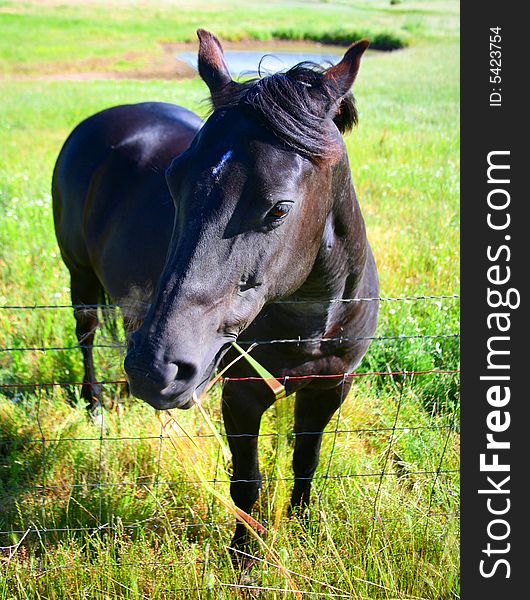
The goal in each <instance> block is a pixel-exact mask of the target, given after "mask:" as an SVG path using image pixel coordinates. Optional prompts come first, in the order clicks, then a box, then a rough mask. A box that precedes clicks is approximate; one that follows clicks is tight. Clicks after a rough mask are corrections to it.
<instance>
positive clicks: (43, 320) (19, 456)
mask: <svg viewBox="0 0 530 600" xmlns="http://www.w3.org/2000/svg"><path fill="white" fill-rule="evenodd" d="M59 4H60V3H59V2H58V3H57V4H54V2H46V3H43V4H42V5H37V4H36V3H35V2H23V3H16V4H15V3H13V2H0V11H2V10H3V9H10V10H14V9H16V11H15V12H11V13H9V12H0V70H1V71H3V72H4V74H9V73H20V72H25V73H28V74H31V73H36V72H40V69H41V68H42V69H44V71H45V72H60V71H61V70H64V63H65V61H66V62H68V64H69V67H68V69H70V68H71V69H73V70H81V71H83V70H85V69H88V68H90V69H95V70H99V66H98V65H99V63H98V60H96V59H98V57H101V59H102V61H103V63H104V68H105V69H112V68H113V66H112V65H113V63H112V61H115V60H118V59H119V60H122V59H123V55H124V53H125V52H128V51H129V50H130V49H131V48H133V49H134V50H135V51H138V53H139V54H142V53H144V52H145V56H146V57H150V56H153V55H154V53H155V51H156V48H155V47H156V42H157V41H160V40H170V39H173V40H174V39H186V38H190V39H191V38H193V36H194V35H195V34H194V29H195V28H196V27H197V26H199V25H200V26H205V27H210V28H211V29H213V30H214V31H216V32H217V33H221V34H222V35H223V36H225V37H232V38H233V39H236V38H237V37H259V36H260V35H263V36H264V37H266V36H267V35H268V36H271V35H273V33H274V32H275V33H274V34H275V35H278V31H279V29H280V28H279V24H281V26H282V27H284V26H285V27H286V28H287V23H288V24H289V28H292V30H293V32H294V31H295V30H296V31H298V30H299V31H302V32H303V35H304V36H305V35H306V34H307V35H309V33H310V32H311V31H312V28H315V30H316V29H319V28H320V29H319V31H321V32H329V31H338V29H337V24H340V25H341V26H342V25H343V24H344V23H347V24H348V27H349V26H350V23H351V27H352V30H353V29H355V31H356V32H357V31H358V32H359V33H360V32H362V31H372V32H374V31H380V32H382V31H385V30H388V31H392V32H393V34H394V35H396V36H399V37H403V39H407V41H408V43H409V47H408V48H407V49H406V50H404V51H400V52H392V53H372V54H371V55H370V56H369V57H368V58H367V59H366V60H365V61H364V63H363V66H362V68H361V73H360V75H359V78H358V81H357V83H356V96H357V99H358V107H359V112H360V125H359V127H358V128H357V129H356V130H355V131H354V132H353V133H352V134H351V135H349V136H348V138H347V146H348V151H349V156H350V160H351V167H352V174H353V178H354V181H355V185H356V189H357V193H358V196H359V199H360V202H361V207H362V210H363V213H364V215H365V219H366V222H367V228H368V233H369V237H370V240H371V242H372V246H373V248H374V252H375V255H376V260H377V262H378V266H379V272H380V278H381V288H382V295H383V296H392V295H399V296H416V295H420V294H425V295H439V294H454V293H458V277H459V273H458V259H459V255H458V249H459V230H458V226H459V220H458V219H459V214H458V199H459V196H458V182H459V164H458V156H459V130H458V118H459V116H458V100H459V97H458V93H459V89H458V79H459V73H458V66H459V57H458V39H457V35H458V31H457V21H458V4H457V3H455V2H443V1H441V2H435V1H429V2H408V1H406V0H405V1H403V2H401V3H399V4H395V5H392V6H391V5H390V3H389V2H382V1H381V2H380V1H377V2H370V3H368V2H365V3H350V2H344V3H338V2H336V3H335V2H329V3H324V2H313V3H307V2H304V3H299V2H291V3H267V4H265V5H258V4H255V5H254V4H252V3H251V4H247V3H246V4H245V6H246V7H247V8H246V9H245V14H244V15H243V16H241V14H240V13H236V12H235V9H236V8H237V7H238V6H241V4H238V3H236V2H232V3H230V5H229V6H230V9H229V10H228V11H223V10H222V9H221V3H219V4H215V3H209V4H208V9H207V10H206V8H205V6H206V5H198V4H197V3H196V2H193V1H191V0H190V1H189V2H186V3H184V5H183V6H181V7H180V8H179V9H178V10H177V9H176V8H175V7H174V6H170V4H169V2H160V3H157V4H156V8H153V6H154V4H153V3H151V4H150V6H151V7H152V8H151V9H150V13H149V15H146V14H145V13H142V12H141V11H140V8H139V5H138V3H136V5H131V6H129V5H127V6H125V7H124V8H122V9H120V10H114V9H112V10H111V7H110V5H108V6H105V4H103V3H100V5H99V6H98V9H97V10H95V9H94V8H93V6H92V7H91V6H85V5H83V4H81V3H71V2H69V3H66V2H63V3H62V4H65V6H64V7H63V8H61V9H60V10H59V9H58V8H57V6H58V5H59ZM107 4H108V3H107ZM111 4H112V5H115V4H117V0H114V1H113V2H112V1H111ZM122 4H123V3H122ZM143 6H145V3H144V4H143ZM258 9H259V10H258ZM342 13H347V14H348V19H345V18H339V15H341V14H342ZM350 13H351V18H349V15H350ZM308 32H309V33H308ZM363 35H364V34H363ZM293 36H294V34H293ZM355 37H357V35H356V36H355ZM109 56H110V58H111V61H110V62H109V61H107V58H108V57H109ZM133 58H134V57H133ZM133 58H131V61H132V60H133ZM134 60H138V58H137V57H136V58H134ZM141 60H144V59H143V58H142V59H141ZM105 61H107V62H105ZM68 69H66V70H68ZM0 92H1V96H2V101H1V104H0V123H2V133H1V136H2V140H1V143H0V222H1V227H0V272H1V277H0V305H5V304H11V305H21V304H22V305H28V304H29V305H31V304H35V303H36V304H68V303H69V302H70V298H69V290H68V286H69V282H68V276H67V272H66V269H65V267H64V266H63V264H62V262H61V260H60V257H59V253H58V250H57V246H56V242H55V239H54V235H53V223H52V217H51V207H50V193H49V190H50V179H51V171H52V169H53V164H54V161H55V158H56V156H57V154H58V152H59V149H60V147H61V144H62V143H63V141H64V139H65V137H66V136H67V135H68V133H69V132H70V130H71V129H72V128H73V127H74V126H75V125H76V124H77V123H78V122H79V121H80V120H81V119H83V118H84V117H86V116H88V115H89V114H91V113H93V112H95V111H97V110H100V109H102V108H106V107H108V106H110V105H113V104H118V103H124V102H136V101H142V100H163V101H170V102H175V103H178V104H182V105H184V106H187V107H189V108H192V109H194V110H197V111H199V112H200V113H201V114H205V111H206V104H205V103H203V102H202V101H203V99H204V98H205V97H206V87H205V86H204V84H202V83H201V82H200V81H199V80H198V79H192V80H185V81H152V80H149V81H134V80H98V81H96V80H90V81H46V80H26V81H15V80H13V79H10V78H9V77H6V78H4V79H0ZM458 308H459V306H458V300H455V299H447V300H423V301H415V302H413V301H410V302H387V303H383V304H382V306H381V318H380V324H379V330H378V333H379V334H380V335H400V334H405V335H439V334H445V333H454V332H456V331H457V330H458V316H459V311H458ZM107 337H108V334H106V333H105V332H101V336H100V337H99V338H98V339H99V341H105V340H106V341H109V340H108V339H107ZM457 341H458V340H457V339H455V338H432V339H431V338H428V339H417V340H414V339H411V340H395V341H384V342H377V341H376V342H374V343H373V344H372V346H371V348H370V350H369V353H368V354H367V356H366V358H365V360H364V361H363V363H362V365H361V369H360V370H361V371H363V370H364V371H373V370H378V371H379V370H381V371H387V370H388V371H393V370H408V371H412V370H428V369H432V368H437V369H440V368H445V369H456V368H458V361H459V352H458V343H457ZM75 343H76V341H75V335H74V323H73V317H72V315H71V312H70V310H67V309H63V310H27V311H11V310H2V309H0V347H1V348H13V347H28V346H31V347H49V346H69V345H74V344H75ZM96 356H97V364H98V375H99V376H100V377H101V378H102V379H106V380H121V379H123V370H122V358H123V356H122V352H121V351H120V350H114V351H109V350H98V351H97V353H96ZM81 377H82V363H81V358H80V356H79V355H78V353H77V352H70V351H48V352H46V353H44V352H0V383H2V384H19V383H31V382H47V381H65V382H66V381H72V382H75V381H80V379H81ZM118 395H119V387H118V386H108V387H107V388H106V400H107V402H108V404H109V410H108V411H107V412H106V413H105V420H106V428H105V430H104V431H103V432H102V431H101V430H99V429H98V428H97V427H96V426H95V425H93V424H92V423H89V422H88V421H87V419H86V417H85V414H84V411H83V408H82V407H81V406H80V405H79V403H78V402H77V397H78V388H76V387H75V386H71V387H66V388H64V389H63V388H61V389H58V388H53V389H42V390H37V391H34V390H27V389H26V390H25V389H17V388H10V389H4V390H3V391H0V505H1V506H2V511H1V512H0V530H1V531H13V532H15V531H19V530H20V531H25V530H26V529H27V528H28V527H29V526H33V527H34V528H38V529H42V528H44V527H45V528H47V529H60V530H64V531H59V532H57V531H56V532H48V533H39V534H37V533H35V532H32V533H30V534H28V536H27V537H26V539H25V540H24V542H23V544H22V545H21V546H20V547H19V548H18V549H17V551H16V553H15V554H14V555H13V556H12V557H11V558H10V559H9V552H8V551H0V560H1V563H0V597H1V598H2V599H8V598H57V599H59V598H144V597H148V598H165V597H168V598H172V597H176V598H181V597H193V598H195V597H197V598H214V597H215V598H218V597H219V598H231V597H233V596H234V592H233V590H231V589H230V588H228V587H226V585H227V584H233V583H235V582H237V581H238V575H237V573H235V572H234V571H233V569H232V567H231V564H230V561H229V559H228V557H227V555H226V551H225V549H224V547H225V545H226V544H227V543H228V542H229V540H230V536H231V530H232V526H233V524H232V518H231V517H230V515H229V514H228V513H227V512H226V511H225V510H224V509H223V508H222V507H220V506H219V504H218V503H216V502H215V501H214V500H213V499H212V498H211V497H209V496H208V495H207V494H206V493H205V491H204V490H203V489H202V488H201V486H200V485H199V484H196V483H192V484H190V483H186V480H187V479H188V478H189V476H188V475H186V469H185V462H186V459H185V457H183V456H180V455H179V454H178V453H176V452H175V450H174V449H173V448H172V447H171V445H170V444H169V443H168V440H167V439H164V440H163V441H162V443H161V441H160V437H159V436H160V424H159V423H158V421H157V419H156V418H155V414H154V411H152V410H151V409H150V408H149V407H148V406H147V405H145V404H143V403H141V402H137V401H133V400H131V399H127V400H126V401H125V403H124V404H121V403H120V404H118V402H117V401H118ZM72 403H73V404H74V405H75V406H74V407H72V406H71V404H72ZM111 404H113V407H112V408H110V405H111ZM291 405H292V399H287V400H286V401H283V403H282V404H281V405H280V406H279V407H278V410H277V411H274V410H272V411H269V413H267V414H266V417H265V421H264V424H263V428H262V433H264V434H270V435H267V436H266V437H264V438H263V439H262V440H261V458H262V471H263V473H264V474H265V476H266V477H269V478H276V479H278V478H279V479H280V481H270V482H269V483H267V484H266V485H265V486H264V489H263V493H262V496H261V499H260V502H259V507H258V509H257V512H256V515H257V516H258V517H259V518H260V519H261V520H262V521H263V522H266V523H267V524H268V526H269V529H270V532H269V535H268V537H267V540H268V542H270V543H272V544H273V546H274V548H275V550H276V551H277V552H279V554H280V556H281V557H282V560H283V561H284V564H285V566H287V567H288V568H289V569H292V570H293V571H295V572H297V573H301V574H304V575H310V577H312V578H313V579H315V580H319V581H321V582H325V583H326V584H328V585H333V586H335V587H336V588H338V589H339V590H341V591H342V592H344V593H348V594H350V595H351V596H352V597H353V598H416V597H417V598H429V599H433V600H434V599H436V600H439V599H446V598H456V597H458V589H459V583H458V518H457V512H458V473H456V472H455V471H456V470H457V469H458V444H459V436H458V430H457V428H456V427H454V426H453V425H454V423H455V422H456V419H457V418H458V381H457V377H456V376H455V375H436V376H433V375H425V376H421V375H417V376H406V377H402V376H401V377H399V376H396V377H389V376H380V377H374V376H370V377H359V378H357V379H356V380H355V381H354V387H353V390H352V392H351V394H350V397H349V398H348V400H347V401H346V403H345V404H344V406H343V408H342V410H341V412H340V415H339V418H338V420H336V419H334V420H332V423H331V424H330V426H329V428H328V433H326V434H325V436H324V443H323V449H322V462H321V466H320V467H319V470H318V472H317V477H316V479H315V495H314V503H313V506H312V509H311V515H310V521H311V522H310V524H309V526H308V527H306V528H303V527H302V526H301V524H300V523H299V522H298V521H297V520H296V519H293V520H289V519H287V517H286V516H285V504H286V499H287V497H288V493H289V486H290V483H289V481H283V480H284V479H288V478H289V477H290V476H291V471H290V464H289V463H290V455H291V447H292V443H293V439H292V435H291V434H290V433H289V432H290V431H291V429H292V418H291V412H292V410H291ZM117 406H120V410H117V408H116V407H117ZM207 408H208V411H209V412H210V414H211V415H212V417H213V419H214V422H215V423H216V425H217V426H218V427H219V429H220V430H222V423H221V416H220V412H219V390H218V389H215V390H214V391H213V392H212V393H211V395H210V397H209V398H208V401H207ZM396 415H397V421H396ZM179 417H180V418H181V419H182V422H183V424H184V425H185V426H186V428H187V429H188V430H189V431H191V432H194V433H195V434H196V435H197V436H199V437H198V438H197V439H198V443H200V444H201V447H202V448H203V449H204V451H203V453H202V456H203V459H202V460H203V462H204V464H203V465H202V467H203V468H204V471H205V472H206V473H207V474H208V477H209V478H211V479H212V480H213V479H215V480H216V481H217V483H216V485H217V486H218V489H219V490H220V491H222V492H223V493H225V494H228V484H227V483H226V482H227V480H228V478H229V473H230V466H229V465H225V464H223V462H222V460H221V458H220V453H219V450H218V448H217V446H216V444H215V442H214V441H213V439H212V438H211V437H200V436H207V435H208V431H207V429H206V428H205V426H204V423H203V422H202V420H201V418H200V416H199V415H198V413H197V411H188V412H185V413H179ZM394 426H396V429H395V430H393V429H394ZM336 430H337V431H338V433H336ZM278 433H279V435H277V434H278ZM101 434H102V435H101ZM80 438H82V439H83V440H84V441H74V440H79V439H80ZM117 438H128V439H117ZM146 438H148V439H146ZM43 439H44V440H45V442H44V443H43V442H42V440H43ZM28 440H33V441H28ZM35 440H37V441H35ZM383 470H384V472H385V475H384V476H383V477H381V476H380V475H379V474H380V473H381V472H383ZM437 471H442V472H441V473H440V474H439V475H438V476H436V475H435V474H433V473H436V472H437ZM326 475H328V477H327V478H326ZM101 482H102V483H103V484H105V485H103V486H101V485H96V484H98V483H101ZM164 482H169V483H164ZM43 484H44V485H45V486H55V487H49V488H46V489H45V490H42V489H41V488H38V487H36V486H42V485H43ZM374 507H375V509H376V510H375V511H374ZM374 515H375V517H376V518H375V520H374V518H373V517H374ZM278 519H279V520H278ZM211 523H212V524H211ZM275 523H276V525H277V526H278V525H279V526H278V527H277V530H276V531H275V532H274V530H275V527H274V524H275ZM210 524H211V525H210ZM100 525H108V527H104V528H103V529H102V530H100V531H75V529H76V528H80V529H86V528H97V527H98V526H100ZM0 538H1V539H0V545H1V546H7V545H9V544H16V543H17V541H18V540H19V539H20V538H21V534H19V533H12V534H11V535H2V536H0ZM259 556H261V557H263V553H262V552H259ZM293 578H294V581H295V582H296V584H297V586H298V587H299V589H300V590H303V591H314V592H327V593H332V592H333V590H332V589H330V588H326V587H325V586H322V585H320V584H317V583H315V582H310V581H307V580H304V579H303V578H301V577H300V576H293ZM252 581H254V582H259V584H260V585H262V586H266V587H276V588H284V587H286V586H287V585H288V582H287V581H286V580H285V578H284V577H283V576H281V575H279V574H278V572H277V570H276V569H274V568H273V567H271V566H267V565H261V566H259V565H258V566H256V567H254V569H253V571H252V572H251V575H250V576H249V578H248V581H247V583H248V582H252ZM183 588H186V589H192V590H194V591H192V592H183V591H178V590H182V589H183ZM335 593H339V592H337V591H336V590H335ZM261 597H264V598H284V597H294V595H293V594H287V593H281V592H266V593H265V592H264V593H263V594H262V596H261Z"/></svg>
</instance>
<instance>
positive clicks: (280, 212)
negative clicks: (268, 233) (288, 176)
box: [267, 202, 293, 219]
mask: <svg viewBox="0 0 530 600" xmlns="http://www.w3.org/2000/svg"><path fill="white" fill-rule="evenodd" d="M292 205H293V203H292V202H278V204H276V205H274V206H273V207H272V208H271V210H270V211H269V213H268V215H267V216H269V217H271V218H272V219H283V218H284V217H286V216H287V214H288V212H289V211H290V210H291V208H292Z"/></svg>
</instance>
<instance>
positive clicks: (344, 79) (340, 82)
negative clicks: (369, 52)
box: [324, 39, 370, 100]
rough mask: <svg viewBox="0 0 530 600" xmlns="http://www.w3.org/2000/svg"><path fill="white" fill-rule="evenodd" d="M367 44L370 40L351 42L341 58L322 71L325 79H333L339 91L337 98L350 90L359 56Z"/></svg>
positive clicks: (357, 70) (356, 70) (357, 69)
mask: <svg viewBox="0 0 530 600" xmlns="http://www.w3.org/2000/svg"><path fill="white" fill-rule="evenodd" d="M369 45H370V42H369V41H368V40H366V39H363V40H359V41H358V42H355V43H353V44H352V45H351V46H350V47H349V48H348V50H347V51H346V54H345V55H344V56H343V58H342V60H341V61H340V62H339V63H337V64H336V65H334V66H333V67H330V68H329V69H328V70H327V71H326V72H325V73H324V77H325V79H327V80H331V81H333V82H334V83H335V85H336V86H337V89H338V92H339V97H338V98H337V100H338V99H339V98H342V97H343V96H345V95H346V94H347V93H348V92H349V91H350V88H351V86H352V85H353V82H354V81H355V78H356V77H357V73H358V72H359V66H360V64H361V57H362V55H363V54H364V51H365V50H366V48H368V46H369Z"/></svg>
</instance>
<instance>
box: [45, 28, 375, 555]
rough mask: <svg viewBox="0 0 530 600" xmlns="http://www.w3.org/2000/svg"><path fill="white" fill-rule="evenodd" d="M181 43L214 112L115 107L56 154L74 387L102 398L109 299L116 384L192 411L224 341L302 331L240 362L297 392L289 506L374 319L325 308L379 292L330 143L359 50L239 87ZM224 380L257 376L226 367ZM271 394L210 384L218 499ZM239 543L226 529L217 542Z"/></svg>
mask: <svg viewBox="0 0 530 600" xmlns="http://www.w3.org/2000/svg"><path fill="white" fill-rule="evenodd" d="M197 33H198V36H199V41H200V47H199V72H200V75H201V76H202V78H203V80H204V81H205V82H206V84H207V85H208V87H209V89H210V92H211V98H212V103H213V109H214V110H213V113H212V114H211V116H210V117H209V118H208V120H207V121H206V122H205V123H203V122H202V121H201V120H200V119H199V117H197V116H196V115H195V114H193V113H191V112H190V111H188V110H186V109H184V108H181V107H178V106H174V105H171V104H164V103H157V102H156V103H143V104H136V105H127V106H118V107H115V108H110V109H108V110H105V111H103V112H101V113H98V114H96V115H94V116H92V117H90V118H89V119H87V120H86V121H84V122H82V123H81V124H80V125H79V126H78V127H77V128H76V129H75V130H74V131H73V133H72V134H71V135H70V137H69V138H68V140H67V141H66V143H65V145H64V147H63V149H62V151H61V153H60V156H59V158H58V160H57V164H56V167H55V172H54V177H53V201H54V216H55V227H56V233H57V239H58V241H59V246H60V248H61V254H62V257H63V259H64V262H65V263H66V266H67V267H68V269H69V271H70V274H71V290H72V301H73V303H74V305H76V308H75V318H76V320H77V329H76V331H77V336H78V339H79V341H80V342H82V344H83V346H85V348H84V350H83V355H84V361H85V377H84V386H83V391H82V395H83V397H84V399H85V400H86V401H87V403H88V404H89V407H91V408H93V407H95V406H97V405H98V404H99V402H100V398H101V396H100V394H101V391H100V389H98V387H97V386H96V385H95V384H94V382H95V381H96V378H95V374H94V365H93V360H92V351H91V348H90V346H91V345H92V343H93V339H94V331H95V329H96V326H97V323H98V322H97V311H96V309H95V308H94V307H91V306H90V305H94V304H98V303H100V302H103V301H104V300H105V299H106V298H109V297H110V298H111V299H112V300H113V301H114V302H115V303H117V304H118V305H120V306H121V307H122V308H123V311H124V313H125V327H126V330H128V333H129V334H130V335H129V336H128V339H129V348H128V353H127V356H126V358H125V370H126V372H127V374H128V380H129V385H130V389H131V391H132V393H133V395H135V396H137V397H139V398H142V399H144V400H146V401H147V402H148V403H149V404H151V405H152V406H154V407H155V408H157V409H167V408H174V407H178V408H188V407H190V406H191V404H192V400H191V397H192V394H193V392H194V391H197V393H200V391H201V390H202V389H203V388H204V386H205V385H206V383H207V382H208V380H209V379H210V377H211V375H212V373H213V370H214V369H215V367H216V365H218V364H219V363H220V362H222V363H224V364H227V362H228V361H229V360H231V358H232V357H233V356H234V352H235V351H234V350H233V349H232V348H231V346H230V342H231V341H234V340H236V339H238V340H240V341H241V342H245V341H249V340H261V341H265V342H266V341H269V340H278V339H282V338H284V339H285V338H287V339H298V338H300V339H301V340H302V341H300V342H299V343H296V344H284V343H268V344H266V343H264V344H261V345H258V346H257V347H256V348H255V349H254V350H253V356H255V358H256V359H257V360H258V361H259V362H260V363H262V364H263V365H264V366H265V367H267V369H268V370H269V371H270V372H272V373H273V374H274V376H275V377H277V378H278V379H280V380H281V381H285V382H286V392H287V394H288V395H289V394H292V393H294V392H296V401H295V433H296V434H297V435H296V443H295V450H294V458H293V468H294V475H295V483H294V489H293V493H292V498H291V509H293V508H297V509H300V508H302V509H304V508H305V507H306V506H307V503H308V501H309V494H310V487H311V480H312V477H313V474H314V472H315V469H316V467H317V464H318V459H319V452H320V443H321V439H322V434H321V433H319V432H322V430H323V429H324V427H325V426H326V424H327V423H328V422H329V420H330V418H331V416H332V415H333V413H334V412H335V411H336V410H337V408H338V407H339V406H340V403H341V402H342V400H343V399H344V397H345V396H346V394H347V392H348V390H349V388H350V385H351V380H350V379H349V378H344V377H340V374H343V373H348V372H351V371H352V369H354V368H355V367H356V366H357V364H358V363H359V361H360V360H361V358H362V357H363V355H364V353H365V352H366V350H367V348H368V345H369V341H367V340H366V339H365V338H367V337H369V336H371V335H372V334H373V332H374V330H375V327H376V322H377V313H378V303H377V301H375V302H341V300H343V299H352V298H361V297H371V298H373V297H377V296H378V294H379V285H378V278H377V269H376V265H375V262H374V258H373V255H372V251H371V248H370V245H369V243H368V241H367V238H366V233H365V226H364V222H363V218H362V215H361V212H360V209H359V205H358V203H357V199H356V196H355V192H354V189H353V185H352V181H351V176H350V168H349V162H348V156H347V153H346V149H345V146H344V142H343V140H342V136H341V133H343V132H344V131H346V130H348V129H350V128H351V127H352V126H353V125H354V123H355V122H356V120H357V113H356V110H355V105H354V101H353V96H352V95H351V92H350V88H351V86H352V84H353V82H354V80H355V77H356V75H357V72H358V69H359V64H360V59H361V56H362V54H363V52H364V51H365V50H366V48H367V46H368V42H367V41H366V40H361V41H359V42H357V43H355V44H353V45H352V46H351V47H350V48H349V49H348V50H347V52H346V54H345V55H344V57H343V58H342V60H341V61H340V62H339V63H338V64H336V65H335V66H332V67H330V68H328V69H323V68H320V67H318V66H316V65H311V64H307V63H302V64H300V65H297V66H295V67H293V68H292V69H290V70H288V71H286V72H285V73H277V74H274V75H269V76H267V77H263V78H259V79H256V80H252V81H248V82H245V83H237V82H235V81H233V80H232V79H231V77H230V74H229V71H228V68H227V65H226V62H225V59H224V55H223V50H222V47H221V45H220V43H219V41H218V40H217V38H216V37H215V36H213V35H212V34H210V33H208V32H206V31H204V30H199V31H198V32H197ZM134 305H137V306H138V307H139V309H138V311H136V312H133V313H132V312H131V306H134ZM143 306H145V307H146V308H145V310H142V309H141V307H143ZM139 324H141V325H140V326H139V327H138V325H139ZM135 329H136V330H135ZM133 330H135V331H134V333H133ZM327 338H329V341H326V339H327ZM359 338H363V339H359ZM229 375H230V377H232V378H241V377H243V378H244V377H248V376H253V375H255V373H254V372H253V371H252V370H251V368H250V366H249V365H248V363H247V362H246V361H244V360H240V361H239V362H237V363H236V364H235V365H234V366H233V367H232V368H231V370H230V372H229ZM300 375H303V376H317V375H339V376H338V377H330V378H318V377H314V378H313V377H303V378H297V377H296V376H300ZM273 402H274V395H273V393H272V392H271V390H270V388H269V387H268V386H267V385H266V384H265V383H263V382H262V381H256V380H244V381H241V380H240V381H234V380H232V381H231V380H230V379H229V380H228V382H226V383H225V385H224V388H223V416H224V422H225V427H226V431H227V434H228V440H229V443H230V448H231V451H232V455H233V475H232V484H231V494H232V497H233V499H234V501H235V503H236V505H237V506H239V507H240V508H242V509H243V510H245V511H247V512H250V510H251V508H252V506H253V504H254V502H255V500H256V498H257V496H258V492H259V488H260V483H261V474H260V472H259V468H258V448H257V444H258V437H257V436H258V431H259V426H260V420H261V416H262V414H263V413H264V411H265V410H266V409H267V408H268V407H269V406H271V405H272V403H273ZM304 434H305V435H304ZM244 539H245V528H244V527H243V526H242V525H237V528H236V534H235V537H234V540H233V543H234V544H236V545H237V544H242V543H243V542H244Z"/></svg>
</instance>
